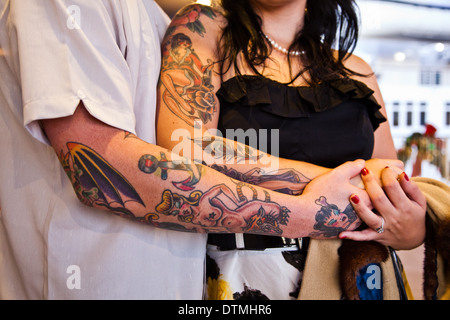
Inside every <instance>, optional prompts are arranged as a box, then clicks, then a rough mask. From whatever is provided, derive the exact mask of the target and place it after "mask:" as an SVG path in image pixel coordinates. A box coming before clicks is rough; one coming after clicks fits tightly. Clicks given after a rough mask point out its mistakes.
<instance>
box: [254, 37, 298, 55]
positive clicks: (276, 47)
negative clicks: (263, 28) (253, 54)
mask: <svg viewBox="0 0 450 320" xmlns="http://www.w3.org/2000/svg"><path fill="white" fill-rule="evenodd" d="M261 34H262V35H263V36H264V38H266V39H267V41H269V42H270V44H271V45H272V46H273V47H274V48H275V49H276V50H278V51H280V52H283V53H284V54H290V55H293V56H299V55H301V54H304V53H305V51H289V50H288V49H286V48H283V47H282V46H280V45H279V44H278V43H276V42H275V40H273V39H271V38H269V37H268V36H267V35H266V34H265V33H262V32H261Z"/></svg>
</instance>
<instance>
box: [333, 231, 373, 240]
mask: <svg viewBox="0 0 450 320" xmlns="http://www.w3.org/2000/svg"><path fill="white" fill-rule="evenodd" d="M339 238H340V239H348V240H354V241H379V240H380V234H379V233H376V232H375V231H374V230H372V229H364V230H361V231H344V232H341V233H340V234H339Z"/></svg>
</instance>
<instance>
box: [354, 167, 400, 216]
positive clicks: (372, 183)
mask: <svg viewBox="0 0 450 320" xmlns="http://www.w3.org/2000/svg"><path fill="white" fill-rule="evenodd" d="M361 177H362V180H363V182H364V186H365V188H366V192H367V193H368V194H369V197H370V199H371V200H372V204H373V207H374V208H375V209H376V210H377V211H378V212H380V213H383V212H390V211H392V209H393V205H392V203H391V202H390V200H389V199H388V197H387V196H386V194H385V192H384V190H383V188H382V187H381V186H380V185H379V184H378V183H377V181H376V179H375V177H374V176H373V174H372V173H371V172H369V170H367V169H366V168H364V169H363V170H362V171H361Z"/></svg>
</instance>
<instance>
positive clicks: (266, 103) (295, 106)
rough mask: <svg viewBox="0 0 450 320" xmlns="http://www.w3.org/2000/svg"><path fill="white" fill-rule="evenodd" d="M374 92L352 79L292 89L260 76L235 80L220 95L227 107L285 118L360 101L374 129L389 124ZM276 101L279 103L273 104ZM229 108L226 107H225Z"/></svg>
mask: <svg viewBox="0 0 450 320" xmlns="http://www.w3.org/2000/svg"><path fill="white" fill-rule="evenodd" d="M373 93H374V91H373V90H371V89H370V88H369V87H367V86H366V85H365V84H364V83H362V82H360V81H357V80H353V79H340V80H337V81H334V82H331V83H323V84H320V85H318V86H314V87H310V86H289V85H287V84H284V83H280V82H277V81H275V80H271V79H268V78H264V77H261V76H252V75H241V76H235V77H233V78H231V79H229V80H227V81H225V82H224V83H222V86H221V88H220V89H219V91H218V92H217V95H218V97H219V98H220V99H223V100H224V101H226V102H228V103H232V104H233V103H237V102H239V104H240V105H242V106H258V107H259V108H261V110H263V111H265V112H268V113H271V114H274V115H277V116H280V117H285V118H300V117H302V118H303V117H309V116H310V115H311V114H314V113H318V112H324V111H326V110H330V109H332V108H335V107H337V106H339V105H341V104H342V103H344V102H346V101H349V100H360V102H362V104H361V105H362V106H366V108H367V110H368V111H369V112H368V113H369V117H370V120H371V122H372V125H373V127H374V129H376V128H378V126H379V124H380V123H382V122H384V121H386V118H385V117H384V116H383V114H382V113H381V112H380V109H381V106H380V105H379V104H378V102H377V101H376V99H375V98H374V96H373ZM273 101H276V103H273ZM221 107H225V108H226V104H224V106H221Z"/></svg>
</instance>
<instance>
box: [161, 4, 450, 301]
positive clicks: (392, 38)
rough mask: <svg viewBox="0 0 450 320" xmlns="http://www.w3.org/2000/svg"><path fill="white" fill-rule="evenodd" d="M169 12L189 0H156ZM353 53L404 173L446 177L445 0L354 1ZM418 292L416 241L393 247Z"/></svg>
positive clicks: (449, 45) (449, 21) (449, 32)
mask: <svg viewBox="0 0 450 320" xmlns="http://www.w3.org/2000/svg"><path fill="white" fill-rule="evenodd" d="M156 2H157V3H158V4H159V5H160V6H161V7H162V8H163V9H164V10H165V11H166V12H167V14H168V15H169V16H171V17H172V16H173V15H174V14H175V13H176V11H177V10H179V9H180V8H181V7H183V6H184V5H186V4H188V3H192V2H199V3H202V4H209V1H208V0H201V1H195V0H156ZM356 3H357V5H358V7H359V10H360V17H361V21H360V25H361V35H360V38H359V42H358V46H357V48H356V50H355V54H356V55H358V56H360V57H362V58H363V59H364V60H366V61H367V62H368V63H369V64H370V65H371V66H372V69H373V70H374V72H375V73H376V75H377V78H378V83H379V85H380V89H381V92H382V94H383V97H384V101H385V104H386V109H387V112H388V117H389V121H390V123H391V130H392V134H393V137H394V142H395V145H396V148H397V150H398V152H399V157H400V159H401V160H403V161H404V162H405V164H406V168H405V171H406V173H407V174H408V175H410V176H424V177H430V178H434V179H437V180H440V181H443V182H445V183H447V184H448V183H449V181H450V161H449V160H450V146H448V141H449V139H450V0H356ZM399 254H400V255H401V259H402V261H403V264H404V265H405V269H406V272H407V275H408V279H409V282H410V286H411V289H412V291H413V293H414V297H415V299H418V300H419V299H422V298H423V296H422V293H421V285H422V271H421V269H422V267H423V247H419V248H417V249H415V250H412V251H409V252H404V251H401V252H399Z"/></svg>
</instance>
